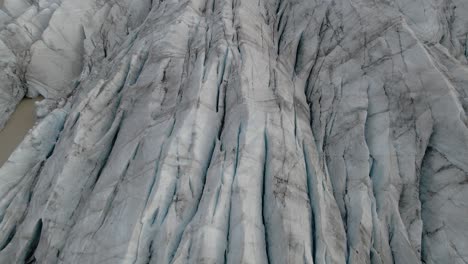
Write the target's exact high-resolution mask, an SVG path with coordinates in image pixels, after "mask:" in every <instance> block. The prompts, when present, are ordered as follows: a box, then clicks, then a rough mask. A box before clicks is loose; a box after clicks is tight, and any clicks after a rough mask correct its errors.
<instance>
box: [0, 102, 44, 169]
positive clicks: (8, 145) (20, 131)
mask: <svg viewBox="0 0 468 264" xmlns="http://www.w3.org/2000/svg"><path fill="white" fill-rule="evenodd" d="M42 99H43V98H42V97H40V98H34V99H30V98H24V99H23V100H22V101H21V102H20V103H19V104H18V106H17V107H16V110H15V112H14V113H13V114H12V115H11V117H10V119H9V120H8V122H7V123H6V125H5V127H4V128H3V130H1V131H0V167H1V166H2V165H3V163H5V161H7V160H8V157H9V156H10V154H11V153H12V152H13V151H14V150H15V149H16V146H18V144H19V143H21V141H22V140H23V138H24V136H26V134H27V133H28V131H29V129H31V128H32V127H33V125H34V123H35V122H36V114H35V109H36V105H35V102H36V101H40V100H42Z"/></svg>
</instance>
